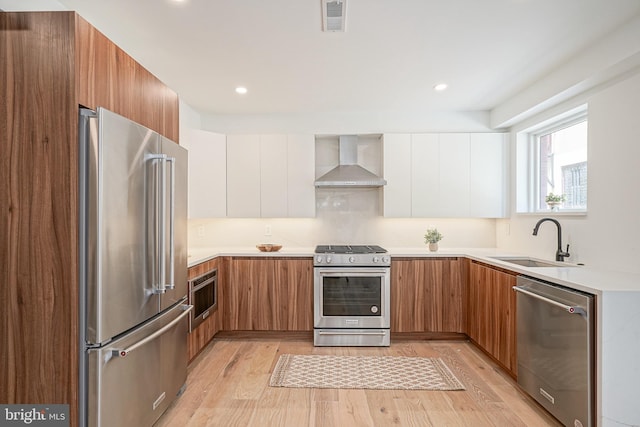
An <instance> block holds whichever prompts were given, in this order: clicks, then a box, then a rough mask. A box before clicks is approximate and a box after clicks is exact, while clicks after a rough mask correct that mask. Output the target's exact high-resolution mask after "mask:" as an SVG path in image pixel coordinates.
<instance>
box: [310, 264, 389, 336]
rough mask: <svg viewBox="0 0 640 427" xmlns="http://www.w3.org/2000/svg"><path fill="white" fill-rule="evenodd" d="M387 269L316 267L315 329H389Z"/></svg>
mask: <svg viewBox="0 0 640 427" xmlns="http://www.w3.org/2000/svg"><path fill="white" fill-rule="evenodd" d="M389 310H390V276H389V269H388V268H375V267H372V268H369V267H364V268H349V267H344V268H343V267H328V268H323V267H316V268H315V269H314V327H315V328H349V329H367V328H389V325H390V316H389Z"/></svg>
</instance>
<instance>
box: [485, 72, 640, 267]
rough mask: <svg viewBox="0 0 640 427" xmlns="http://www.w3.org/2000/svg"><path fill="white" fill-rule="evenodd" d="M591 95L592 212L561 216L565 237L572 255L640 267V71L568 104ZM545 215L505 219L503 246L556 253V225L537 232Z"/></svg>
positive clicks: (592, 262) (594, 263)
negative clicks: (536, 229)
mask: <svg viewBox="0 0 640 427" xmlns="http://www.w3.org/2000/svg"><path fill="white" fill-rule="evenodd" d="M585 100H586V101H587V103H588V108H589V116H588V119H589V136H588V180H589V183H588V214H587V215H586V216H583V217H579V216H561V215H559V216H555V218H556V219H558V220H559V221H560V223H561V224H562V227H563V240H564V243H565V244H566V243H570V244H571V248H570V252H571V257H570V258H568V259H567V261H569V262H580V263H584V264H586V265H588V266H590V267H594V268H601V269H606V270H619V271H627V272H634V273H640V262H638V261H639V260H640V216H639V215H638V212H640V191H639V190H638V188H637V185H638V184H640V72H639V71H638V70H635V73H633V74H632V75H626V76H624V77H621V78H619V79H618V80H616V81H615V82H612V83H610V84H607V85H604V86H601V87H598V88H595V89H594V90H592V91H590V92H589V93H587V94H584V96H583V97H582V99H574V100H572V101H571V103H567V104H565V107H566V108H569V107H571V106H573V105H575V104H577V103H580V102H584V101H585ZM560 109H561V108H560V107H556V108H555V109H554V110H556V111H559V110H560ZM548 115H549V112H547V113H545V114H541V115H539V116H538V117H537V118H538V119H540V120H542V119H543V118H546V117H547V116H548ZM535 119H536V118H532V119H530V120H528V123H527V124H530V123H531V122H533V121H535ZM527 124H523V125H522V126H519V127H518V128H523V127H524V126H526V125H527ZM518 128H514V131H517V130H518ZM512 140H515V138H514V135H512ZM514 165H515V158H514V159H512V167H515V166H514ZM512 199H514V198H513V197H512ZM513 211H514V212H515V210H513ZM540 218H541V216H535V215H517V214H513V215H512V216H511V218H509V219H505V220H499V221H498V222H497V224H496V231H497V237H496V242H497V246H498V248H500V249H502V250H508V251H516V252H522V253H527V254H530V255H533V256H538V257H542V258H547V259H553V257H554V254H555V249H556V229H555V226H554V225H553V224H551V223H545V224H543V225H542V227H541V229H540V232H539V233H538V236H536V237H534V236H532V235H531V233H532V230H533V226H534V225H535V223H536V221H537V220H539V219H540Z"/></svg>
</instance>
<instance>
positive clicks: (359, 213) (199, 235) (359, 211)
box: [189, 189, 496, 251]
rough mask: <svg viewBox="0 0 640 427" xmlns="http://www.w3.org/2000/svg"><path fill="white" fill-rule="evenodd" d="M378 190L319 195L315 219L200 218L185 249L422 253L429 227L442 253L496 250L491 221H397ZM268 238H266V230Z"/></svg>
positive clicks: (191, 227) (191, 228)
mask: <svg viewBox="0 0 640 427" xmlns="http://www.w3.org/2000/svg"><path fill="white" fill-rule="evenodd" d="M380 193H381V190H380V189H347V190H337V189H336V190H319V191H318V196H317V198H316V206H317V207H316V209H317V215H316V218H307V219H304V218H269V219H259V218H251V219H226V218H222V219H200V220H190V221H189V247H190V248H192V249H197V248H212V247H253V246H254V245H256V244H258V243H280V244H283V245H284V246H285V247H288V248H313V247H314V246H315V245H318V244H341V243H343V244H377V245H381V246H383V247H388V248H389V247H395V248H398V247H402V248H407V247H411V248H425V251H426V250H427V249H426V246H425V244H424V234H425V232H426V230H427V228H430V227H437V228H438V229H439V230H440V232H441V233H442V234H443V235H444V239H443V240H442V241H441V242H440V247H441V248H442V249H447V248H451V249H455V248H472V247H495V245H496V241H495V236H496V229H495V220H493V219H444V218H434V219H428V218H424V219H408V218H407V219H397V218H384V217H382V216H381V206H380V201H381V199H380V197H381V194H380ZM267 226H268V227H269V228H270V229H271V233H272V235H271V236H265V228H266V227H267Z"/></svg>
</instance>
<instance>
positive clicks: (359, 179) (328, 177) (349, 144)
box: [315, 135, 387, 187]
mask: <svg viewBox="0 0 640 427" xmlns="http://www.w3.org/2000/svg"><path fill="white" fill-rule="evenodd" d="M357 142H358V137H357V136H356V135H343V136H340V139H339V144H340V145H339V150H340V163H339V164H338V166H336V167H335V168H333V169H331V170H330V171H329V172H327V173H326V174H324V175H322V176H321V177H320V178H318V179H316V182H315V185H316V187H381V186H383V185H386V184H387V181H386V180H385V179H384V178H382V177H379V176H378V175H376V174H374V173H373V172H370V171H368V170H367V169H365V168H363V167H362V166H360V165H359V164H358V145H357Z"/></svg>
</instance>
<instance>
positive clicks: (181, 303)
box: [79, 108, 191, 427]
mask: <svg viewBox="0 0 640 427" xmlns="http://www.w3.org/2000/svg"><path fill="white" fill-rule="evenodd" d="M79 122H80V126H79V133H80V141H79V143H80V150H79V153H80V159H79V177H80V179H79V182H80V188H79V191H80V197H79V223H80V230H79V238H80V254H79V258H80V264H79V265H80V271H79V274H80V295H79V301H80V305H81V307H80V328H79V330H80V343H81V346H80V347H81V352H82V353H81V355H80V387H79V389H80V413H79V419H80V423H81V425H88V426H119V427H127V426H132V427H133V426H135V427H140V426H151V425H152V424H153V423H154V422H155V421H156V420H157V419H158V418H159V417H160V415H162V413H163V412H164V411H165V410H166V408H167V407H168V406H169V404H170V403H171V402H172V401H173V399H174V398H175V397H176V396H177V395H179V394H180V393H181V391H182V388H183V386H184V384H185V381H186V371H187V341H186V340H187V315H188V313H189V311H190V309H191V307H190V306H188V305H187V304H186V295H187V151H186V150H185V149H184V148H182V147H180V146H179V145H177V144H175V143H174V142H172V141H170V140H168V139H166V138H164V137H163V136H161V135H159V134H158V133H156V132H154V131H152V130H150V129H148V128H146V127H144V126H141V125H139V124H137V123H134V122H132V121H130V120H128V119H126V118H124V117H122V116H119V115H117V114H115V113H113V112H111V111H108V110H105V109H103V108H98V109H97V111H91V110H86V109H81V110H80V116H79Z"/></svg>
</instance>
